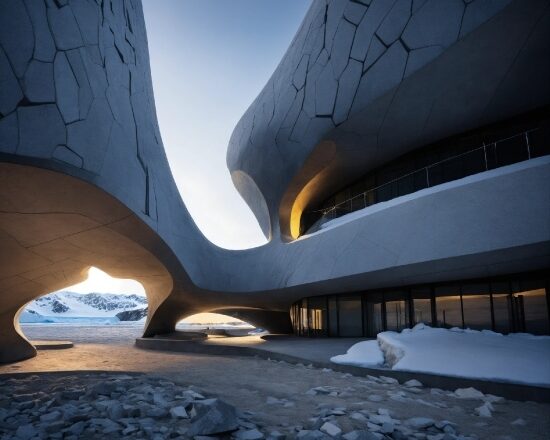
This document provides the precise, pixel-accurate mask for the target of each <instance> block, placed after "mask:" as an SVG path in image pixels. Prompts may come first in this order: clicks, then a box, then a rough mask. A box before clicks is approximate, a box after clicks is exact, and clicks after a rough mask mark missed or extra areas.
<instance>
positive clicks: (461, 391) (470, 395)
mask: <svg viewBox="0 0 550 440" xmlns="http://www.w3.org/2000/svg"><path fill="white" fill-rule="evenodd" d="M454 396H455V397H458V398H459V399H483V397H485V394H483V393H482V392H481V391H479V390H476V389H475V388H472V387H470V388H458V389H457V390H455V392H454Z"/></svg>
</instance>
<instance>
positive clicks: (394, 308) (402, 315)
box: [386, 300, 409, 331]
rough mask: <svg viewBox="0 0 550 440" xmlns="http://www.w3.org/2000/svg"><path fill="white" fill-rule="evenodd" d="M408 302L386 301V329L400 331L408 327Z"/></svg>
mask: <svg viewBox="0 0 550 440" xmlns="http://www.w3.org/2000/svg"><path fill="white" fill-rule="evenodd" d="M407 303H408V301H404V300H403V301H386V327H387V329H388V330H393V331H400V330H402V329H404V328H408V327H409V307H408V304H407Z"/></svg>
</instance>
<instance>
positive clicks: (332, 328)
mask: <svg viewBox="0 0 550 440" xmlns="http://www.w3.org/2000/svg"><path fill="white" fill-rule="evenodd" d="M328 333H329V336H338V298H336V297H334V296H331V297H330V298H329V299H328Z"/></svg>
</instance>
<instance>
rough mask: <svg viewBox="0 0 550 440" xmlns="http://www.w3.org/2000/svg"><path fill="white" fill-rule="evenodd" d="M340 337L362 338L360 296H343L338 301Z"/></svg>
mask: <svg viewBox="0 0 550 440" xmlns="http://www.w3.org/2000/svg"><path fill="white" fill-rule="evenodd" d="M338 308H339V314H338V324H339V329H340V332H339V333H340V336H362V335H363V320H362V315H363V313H362V309H361V297H360V296H343V297H340V298H339V299H338Z"/></svg>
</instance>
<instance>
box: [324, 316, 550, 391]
mask: <svg viewBox="0 0 550 440" xmlns="http://www.w3.org/2000/svg"><path fill="white" fill-rule="evenodd" d="M331 361H332V362H334V363H337V364H344V365H355V366H359V367H382V366H385V367H389V368H391V369H393V370H404V371H418V372H425V373H434V374H443V375H448V376H457V377H467V378H476V379H491V380H502V381H509V382H516V383H526V384H533V385H543V386H550V336H533V335H530V334H525V333H514V334H509V335H507V336H504V335H502V334H500V333H495V332H492V331H488V330H483V331H477V330H469V329H466V330H463V329H459V328H453V329H449V330H448V329H442V328H431V327H428V326H425V325H424V324H418V325H416V326H415V327H414V328H413V329H405V330H403V331H402V332H401V333H396V332H382V333H379V334H378V336H377V339H376V340H372V341H363V342H359V343H357V344H355V345H353V346H352V347H350V349H349V350H348V352H347V353H346V354H343V355H338V356H334V357H332V358H331Z"/></svg>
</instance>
